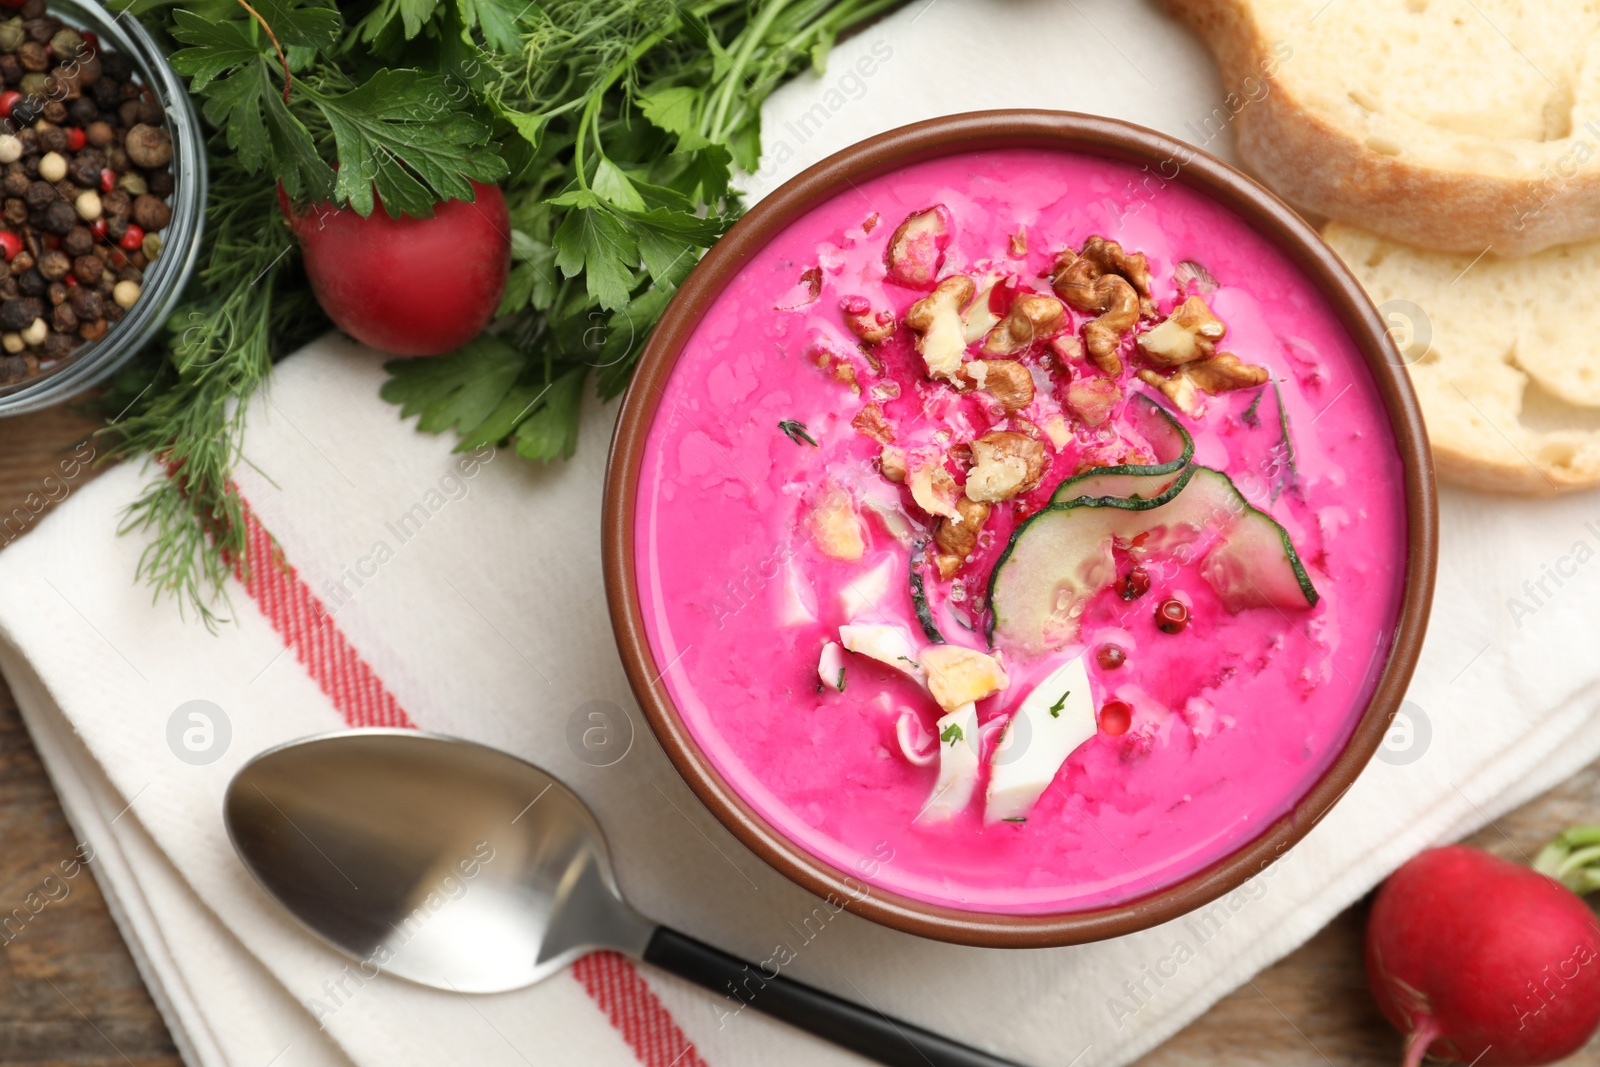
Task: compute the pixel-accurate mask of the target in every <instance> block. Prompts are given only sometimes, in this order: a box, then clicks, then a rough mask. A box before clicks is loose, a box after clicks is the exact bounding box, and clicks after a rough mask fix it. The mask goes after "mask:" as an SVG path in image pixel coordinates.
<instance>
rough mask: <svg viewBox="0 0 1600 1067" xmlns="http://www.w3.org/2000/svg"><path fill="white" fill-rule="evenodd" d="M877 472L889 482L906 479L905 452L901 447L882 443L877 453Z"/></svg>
mask: <svg viewBox="0 0 1600 1067" xmlns="http://www.w3.org/2000/svg"><path fill="white" fill-rule="evenodd" d="M878 473H879V474H882V475H883V476H884V477H885V478H887V479H889V480H890V481H891V482H903V481H905V480H906V473H907V472H906V452H905V449H903V448H895V447H894V446H893V445H884V446H883V450H882V451H880V452H879V453H878Z"/></svg>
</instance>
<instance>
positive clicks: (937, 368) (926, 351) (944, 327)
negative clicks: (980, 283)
mask: <svg viewBox="0 0 1600 1067" xmlns="http://www.w3.org/2000/svg"><path fill="white" fill-rule="evenodd" d="M976 289H977V286H976V285H974V284H973V282H972V279H971V278H968V277H967V276H966V275H964V274H952V275H951V276H950V277H948V278H946V279H944V280H943V281H941V282H940V283H939V285H938V286H937V287H936V288H935V289H934V290H933V292H931V293H929V294H928V295H927V296H925V297H923V298H922V299H921V300H918V301H917V302H916V303H915V304H912V305H911V307H910V308H909V309H908V310H907V311H906V320H905V321H906V326H907V327H908V328H910V329H911V330H914V331H915V332H916V333H917V334H918V337H917V351H918V352H920V353H921V354H922V361H923V363H924V364H926V365H927V368H928V376H929V377H930V378H949V377H950V376H951V375H953V374H955V373H956V371H958V370H960V369H961V357H962V356H963V355H965V354H966V351H967V340H966V336H965V334H964V333H963V331H962V326H961V309H962V308H963V307H965V306H966V304H967V301H969V300H971V299H972V294H973V292H974V291H976Z"/></svg>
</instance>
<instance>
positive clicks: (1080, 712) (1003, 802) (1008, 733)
mask: <svg viewBox="0 0 1600 1067" xmlns="http://www.w3.org/2000/svg"><path fill="white" fill-rule="evenodd" d="M1097 729H1098V727H1097V725H1096V723H1095V717H1094V696H1093V695H1092V694H1091V693H1090V691H1089V674H1088V671H1087V670H1085V668H1084V663H1083V657H1082V656H1078V657H1076V658H1074V659H1073V660H1072V661H1071V662H1069V663H1066V664H1063V665H1062V666H1060V667H1058V668H1056V670H1054V671H1052V672H1051V673H1050V676H1049V677H1048V678H1046V679H1045V680H1044V681H1043V682H1041V683H1039V685H1038V686H1037V687H1036V688H1035V689H1034V690H1033V691H1032V692H1031V693H1029V694H1028V695H1027V696H1026V697H1024V698H1023V701H1022V704H1021V706H1020V707H1018V708H1017V710H1016V712H1015V713H1014V714H1013V715H1012V716H1011V721H1010V722H1008V723H1006V729H1005V733H1004V734H1003V735H1001V739H1000V744H999V745H997V746H996V748H995V752H994V755H993V756H991V757H990V759H989V768H990V770H989V791H988V797H987V800H986V803H985V805H984V812H983V819H984V822H991V823H993V822H1000V821H1002V820H1005V819H1011V820H1018V819H1024V818H1026V817H1027V815H1028V812H1029V811H1031V810H1033V806H1034V804H1035V803H1037V802H1038V800H1039V797H1040V795H1041V794H1042V793H1043V792H1044V791H1045V790H1046V789H1047V788H1049V785H1050V783H1051V782H1052V781H1054V780H1055V777H1056V772H1057V771H1058V770H1060V769H1061V765H1062V764H1063V763H1065V762H1066V761H1067V757H1068V756H1070V755H1072V751H1073V750H1074V749H1076V748H1077V747H1078V746H1079V745H1081V744H1083V743H1084V742H1085V741H1087V740H1089V739H1090V738H1091V737H1093V736H1094V735H1095V732H1096V730H1097Z"/></svg>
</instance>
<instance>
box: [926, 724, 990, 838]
mask: <svg viewBox="0 0 1600 1067" xmlns="http://www.w3.org/2000/svg"><path fill="white" fill-rule="evenodd" d="M934 730H935V731H937V734H938V740H939V777H938V779H937V780H936V781H935V782H934V784H933V792H932V793H930V794H929V795H928V800H927V802H926V803H925V804H923V805H922V810H921V811H919V812H918V813H917V819H916V821H917V822H925V823H932V822H948V821H949V820H950V819H953V818H954V817H955V816H956V815H957V814H959V813H960V812H962V811H963V810H965V809H966V807H967V805H968V804H970V803H971V802H972V794H973V793H974V792H975V791H976V790H977V788H978V769H979V761H978V709H977V708H975V707H974V706H973V705H971V704H963V705H962V706H961V707H959V708H956V709H955V710H954V711H952V712H950V713H948V714H946V715H944V716H943V717H941V718H940V719H939V721H938V722H937V723H935V724H934Z"/></svg>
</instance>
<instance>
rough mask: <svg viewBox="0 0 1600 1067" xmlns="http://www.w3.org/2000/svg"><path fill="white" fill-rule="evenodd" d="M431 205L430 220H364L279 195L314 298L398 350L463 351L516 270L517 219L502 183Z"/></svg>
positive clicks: (378, 211) (381, 216)
mask: <svg viewBox="0 0 1600 1067" xmlns="http://www.w3.org/2000/svg"><path fill="white" fill-rule="evenodd" d="M472 187H473V189H474V190H475V191H476V193H477V199H476V200H475V201H474V202H472V203H468V202H466V201H464V200H447V201H445V202H443V203H440V204H435V205H434V208H433V217H432V218H428V219H417V218H412V217H411V216H409V215H403V216H401V217H400V218H398V219H392V218H390V217H389V214H388V212H387V211H385V210H384V209H383V206H382V205H381V204H379V205H377V206H376V207H374V208H373V211H372V214H371V215H369V216H368V217H366V218H362V217H361V216H360V215H357V214H356V213H355V212H354V211H351V210H349V209H348V208H346V209H339V208H335V207H333V206H332V205H331V204H326V203H323V204H313V205H311V206H310V207H308V208H306V209H305V210H303V211H301V212H299V213H296V212H295V211H294V210H293V209H292V208H291V207H290V206H289V200H288V197H286V196H284V194H283V191H282V190H281V189H280V190H279V192H278V201H279V204H280V205H281V206H282V208H283V213H284V216H285V217H286V218H287V219H288V220H289V226H290V228H291V229H293V230H294V232H295V236H297V237H298V238H299V239H300V248H301V251H302V252H303V253H304V254H305V264H306V275H307V276H308V278H309V279H310V281H311V289H312V291H313V292H314V293H316V296H317V303H319V304H321V305H322V310H324V311H326V312H327V313H328V317H329V318H330V319H332V320H333V322H334V325H336V326H338V327H339V329H341V330H343V331H344V332H345V333H348V334H349V335H350V336H352V337H354V338H355V339H356V340H358V341H361V342H363V343H365V344H369V345H371V346H372V347H374V348H378V349H382V350H383V351H385V352H392V353H394V354H395V355H397V356H437V355H440V354H442V353H444V352H449V351H451V350H452V349H456V348H460V347H461V346H462V345H464V344H466V343H467V342H468V341H470V340H472V339H473V338H474V337H476V336H478V334H479V333H481V332H482V331H483V328H484V327H485V326H487V325H488V324H489V320H490V319H491V318H493V317H494V311H495V308H496V307H498V306H499V304H500V295H501V293H503V292H504V291H505V287H506V275H507V274H508V273H509V272H510V269H511V216H510V214H509V213H508V212H507V211H506V201H505V197H504V196H502V195H501V193H500V190H499V188H498V187H496V186H493V185H481V184H479V183H478V182H473V183H472Z"/></svg>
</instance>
